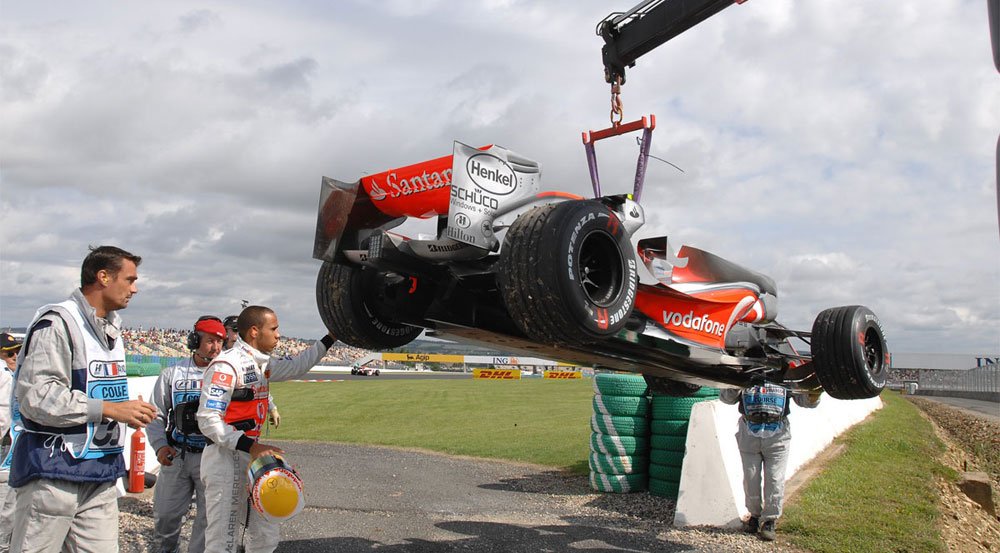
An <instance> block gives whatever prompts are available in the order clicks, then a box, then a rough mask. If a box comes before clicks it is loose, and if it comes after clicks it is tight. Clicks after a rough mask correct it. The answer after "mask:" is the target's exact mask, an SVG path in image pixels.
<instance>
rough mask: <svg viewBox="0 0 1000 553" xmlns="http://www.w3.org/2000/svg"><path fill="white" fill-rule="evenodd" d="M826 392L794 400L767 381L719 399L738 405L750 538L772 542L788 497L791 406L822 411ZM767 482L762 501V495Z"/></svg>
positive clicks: (728, 392) (725, 392) (730, 391)
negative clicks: (786, 484) (785, 498)
mask: <svg viewBox="0 0 1000 553" xmlns="http://www.w3.org/2000/svg"><path fill="white" fill-rule="evenodd" d="M821 393H822V390H817V391H815V392H810V393H796V394H793V393H792V392H791V391H789V390H788V389H787V388H784V387H783V386H781V385H780V384H774V383H770V382H767V381H765V380H760V381H759V382H757V383H755V384H753V385H751V386H750V387H748V388H744V389H742V390H740V389H738V388H724V389H722V390H721V391H720V392H719V399H720V400H721V401H722V402H723V403H728V404H729V405H733V404H737V403H738V404H739V409H740V414H741V415H742V416H741V417H740V422H739V430H737V432H736V445H737V446H738V447H739V449H740V457H741V458H742V460H743V492H744V494H745V496H746V508H747V511H749V512H750V520H749V521H747V527H746V530H747V532H749V533H751V534H759V535H760V537H761V539H763V540H766V541H773V540H774V539H775V538H776V537H777V536H776V534H775V524H776V522H777V520H778V517H780V516H781V503H782V500H783V499H784V495H785V468H786V466H787V463H788V451H789V446H790V443H791V440H792V430H791V426H790V425H789V423H788V411H789V408H790V401H791V400H793V399H794V401H795V403H796V404H797V405H798V406H799V407H804V408H806V409H812V408H814V407H816V406H817V405H819V399H820V394H821ZM762 482H763V495H762V494H761V489H762V486H761V484H762Z"/></svg>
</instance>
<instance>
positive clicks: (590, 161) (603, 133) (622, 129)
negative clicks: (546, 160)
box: [583, 114, 656, 202]
mask: <svg viewBox="0 0 1000 553" xmlns="http://www.w3.org/2000/svg"><path fill="white" fill-rule="evenodd" d="M655 128H656V116H655V115H653V114H650V115H649V116H648V117H645V116H644V117H643V118H642V119H637V120H635V121H632V122H629V123H621V124H618V125H612V126H611V127H608V128H606V129H601V130H599V131H584V132H583V148H584V150H586V151H587V166H588V167H589V168H590V182H591V183H592V184H593V185H594V197H595V198H600V197H601V179H600V177H599V176H598V174H597V152H595V151H594V143H595V142H597V141H598V140H603V139H605V138H610V137H612V136H618V135H621V134H625V133H630V132H632V131H637V130H640V129H641V130H642V143H641V144H640V145H639V159H638V161H636V165H635V187H634V188H633V190H632V199H634V200H635V201H637V202H638V201H639V198H640V197H641V196H642V184H643V182H645V180H646V164H647V162H648V161H649V143H650V142H651V141H652V139H653V129H655Z"/></svg>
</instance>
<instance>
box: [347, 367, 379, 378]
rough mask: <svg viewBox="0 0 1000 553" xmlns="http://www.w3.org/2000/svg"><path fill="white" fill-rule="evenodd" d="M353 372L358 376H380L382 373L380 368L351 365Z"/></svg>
mask: <svg viewBox="0 0 1000 553" xmlns="http://www.w3.org/2000/svg"><path fill="white" fill-rule="evenodd" d="M351 374H356V375H358V376H379V375H380V374H382V373H381V372H379V370H378V369H373V368H371V367H351Z"/></svg>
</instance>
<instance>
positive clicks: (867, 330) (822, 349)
mask: <svg viewBox="0 0 1000 553" xmlns="http://www.w3.org/2000/svg"><path fill="white" fill-rule="evenodd" d="M812 364H813V367H814V368H815V371H816V376H817V377H818V378H819V382H820V384H822V385H823V389H824V390H825V391H826V393H828V394H830V396H831V397H835V398H837V399H864V398H869V397H875V396H877V395H879V394H880V393H881V392H882V388H884V387H885V382H886V378H887V377H888V374H889V348H888V347H887V346H886V343H885V334H884V333H883V332H882V324H881V323H880V322H879V320H878V317H876V316H875V314H874V313H872V311H871V310H870V309H868V308H867V307H864V306H861V305H848V306H844V307H834V308H832V309H827V310H825V311H823V312H821V313H820V314H819V315H817V316H816V321H815V322H814V323H813V328H812Z"/></svg>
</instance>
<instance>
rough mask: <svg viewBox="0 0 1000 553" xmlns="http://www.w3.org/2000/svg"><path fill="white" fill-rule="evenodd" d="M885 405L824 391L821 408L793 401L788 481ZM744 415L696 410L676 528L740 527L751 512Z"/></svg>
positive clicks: (731, 409)
mask: <svg viewBox="0 0 1000 553" xmlns="http://www.w3.org/2000/svg"><path fill="white" fill-rule="evenodd" d="M881 407H882V400H881V399H880V398H877V397H875V398H871V399H864V400H851V401H844V400H837V399H833V398H832V397H830V396H828V395H825V394H824V395H823V399H822V401H821V402H820V404H819V406H818V407H816V408H815V409H802V408H800V407H799V406H798V405H795V404H794V403H793V404H792V407H791V411H790V413H789V415H788V420H789V424H790V425H791V430H792V443H791V453H790V454H789V458H788V468H787V472H786V474H785V478H786V480H787V479H788V478H791V477H792V476H793V475H794V474H795V473H796V472H797V471H798V470H799V469H800V468H802V466H803V465H805V464H806V463H807V462H809V460H810V459H812V458H813V457H815V456H816V455H817V454H819V453H820V452H821V451H823V449H824V448H826V446H827V445H829V444H830V443H831V442H832V441H833V439H834V438H835V437H837V436H838V435H840V434H841V433H843V432H844V431H845V430H847V429H848V428H850V427H852V426H854V425H855V424H857V423H859V422H861V421H862V420H864V419H865V417H867V416H868V415H869V414H870V413H872V412H873V411H875V410H877V409H880V408H881ZM739 419H740V414H739V411H738V409H737V407H736V406H735V405H726V404H724V403H722V402H721V401H718V400H715V401H703V402H701V403H697V404H695V406H694V408H693V409H692V410H691V423H690V425H689V426H688V435H687V443H686V452H685V454H684V466H683V468H682V469H681V483H680V492H679V494H678V497H677V509H676V512H675V514H674V526H679V527H683V526H719V527H726V528H736V527H739V526H740V524H741V520H742V518H743V517H745V516H746V515H747V514H748V513H747V510H746V507H745V506H744V503H745V501H744V497H743V464H742V462H741V461H740V452H739V449H737V447H736V430H737V425H738V423H739Z"/></svg>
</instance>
